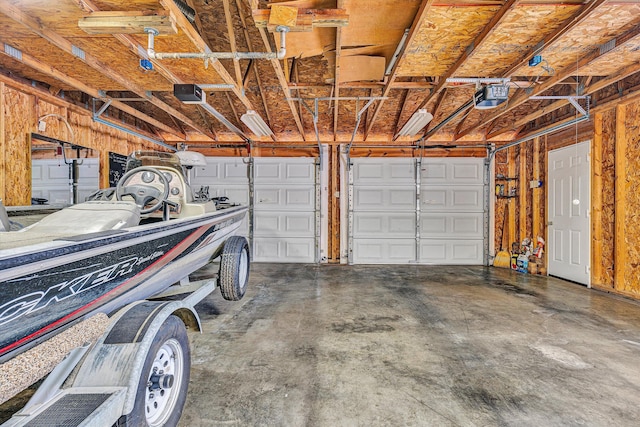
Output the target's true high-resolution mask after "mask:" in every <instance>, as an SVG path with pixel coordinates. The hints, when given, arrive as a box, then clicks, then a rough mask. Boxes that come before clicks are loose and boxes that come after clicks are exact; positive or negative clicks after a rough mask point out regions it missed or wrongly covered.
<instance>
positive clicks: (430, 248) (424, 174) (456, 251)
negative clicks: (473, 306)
mask: <svg viewBox="0 0 640 427" xmlns="http://www.w3.org/2000/svg"><path fill="white" fill-rule="evenodd" d="M420 175H421V179H420V184H421V185H420V189H421V192H420V206H421V212H420V262H421V263H427V264H476V265H478V264H482V262H483V248H484V245H483V242H484V240H483V236H484V211H483V189H484V186H483V181H484V178H483V159H476V158H425V159H422V164H421V171H420Z"/></svg>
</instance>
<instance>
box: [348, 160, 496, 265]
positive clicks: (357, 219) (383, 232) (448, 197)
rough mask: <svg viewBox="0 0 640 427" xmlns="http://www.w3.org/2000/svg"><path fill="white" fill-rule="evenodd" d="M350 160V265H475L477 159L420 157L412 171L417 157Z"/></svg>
mask: <svg viewBox="0 0 640 427" xmlns="http://www.w3.org/2000/svg"><path fill="white" fill-rule="evenodd" d="M352 164H353V166H352V179H353V187H352V221H351V224H352V225H351V247H352V261H353V263H355V264H405V263H409V262H419V263H423V264H482V262H483V234H484V233H483V231H484V229H483V227H484V214H483V160H482V159H474V158H472V159H469V158H426V159H422V161H421V163H420V168H419V169H417V168H416V159H385V158H376V159H371V158H366V159H359V158H358V159H352ZM417 174H419V175H420V176H416V175H417ZM417 183H419V184H420V186H419V187H418V185H417ZM418 188H419V200H418V195H417V194H418ZM418 203H419V205H420V210H419V211H417V209H416V207H417V206H418ZM416 224H419V227H417V226H416ZM417 236H419V237H418V238H416V237H417ZM416 242H417V244H416Z"/></svg>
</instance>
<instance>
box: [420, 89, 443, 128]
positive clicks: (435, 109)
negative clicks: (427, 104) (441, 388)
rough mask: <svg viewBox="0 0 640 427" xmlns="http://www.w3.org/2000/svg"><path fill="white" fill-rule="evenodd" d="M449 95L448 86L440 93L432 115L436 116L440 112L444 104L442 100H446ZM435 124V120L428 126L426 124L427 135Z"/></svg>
mask: <svg viewBox="0 0 640 427" xmlns="http://www.w3.org/2000/svg"><path fill="white" fill-rule="evenodd" d="M446 96H447V88H444V89H443V90H442V92H440V95H438V99H436V103H435V105H434V106H433V111H432V112H431V115H432V116H433V118H435V117H436V115H437V114H438V112H439V111H440V107H441V106H442V101H444V98H445V97H446ZM432 125H433V120H431V121H430V122H429V123H428V124H427V126H425V128H424V131H423V132H424V134H423V135H426V134H427V132H428V131H429V128H430V127H431V126H432Z"/></svg>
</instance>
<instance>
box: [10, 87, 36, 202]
mask: <svg viewBox="0 0 640 427" xmlns="http://www.w3.org/2000/svg"><path fill="white" fill-rule="evenodd" d="M2 102H4V104H5V108H4V135H3V136H4V158H5V161H4V168H3V172H4V183H5V188H4V198H3V202H4V204H5V205H7V206H15V205H30V204H31V147H30V145H29V134H30V133H31V131H32V130H33V129H34V125H35V120H34V119H33V116H34V103H33V97H32V96H29V95H26V94H24V93H22V92H19V91H17V90H14V89H12V88H10V87H8V86H5V87H4V90H3V92H2Z"/></svg>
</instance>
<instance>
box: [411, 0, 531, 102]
mask: <svg viewBox="0 0 640 427" xmlns="http://www.w3.org/2000/svg"><path fill="white" fill-rule="evenodd" d="M521 1H522V0H507V2H506V3H505V4H504V5H502V7H501V8H500V9H499V10H498V11H497V12H496V14H495V15H493V18H491V21H489V23H488V24H487V25H485V26H484V28H483V29H482V31H481V32H480V34H478V35H477V36H476V37H475V39H473V41H472V42H471V44H470V45H469V46H468V47H467V49H466V50H465V51H464V52H463V53H462V55H461V56H460V57H459V58H458V60H457V61H456V63H455V64H453V65H452V66H451V67H449V69H448V70H447V71H446V72H445V73H444V75H443V76H440V80H439V81H438V84H437V85H436V86H435V87H434V88H433V90H432V91H431V93H430V94H429V95H428V96H427V97H426V98H425V99H424V101H422V102H421V103H420V105H419V106H418V108H416V110H415V111H418V110H419V109H420V108H423V107H424V106H425V105H427V103H428V102H429V101H430V100H431V98H433V97H434V96H435V95H437V94H439V93H440V91H442V89H443V88H444V86H445V85H446V84H447V79H448V78H449V77H452V76H453V75H454V74H455V73H456V71H458V69H459V68H460V67H462V65H463V64H464V63H465V62H466V61H467V60H468V59H469V58H471V57H472V56H473V55H474V54H475V53H476V52H477V51H478V49H480V47H481V46H482V45H483V44H484V43H485V42H486V41H487V39H488V38H489V36H490V35H491V34H493V32H494V31H495V30H496V28H498V26H499V25H500V23H501V22H502V21H503V19H504V17H505V16H506V15H507V12H509V11H510V10H512V9H513V8H515V7H516V6H517V5H518V4H519V3H520V2H521Z"/></svg>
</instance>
